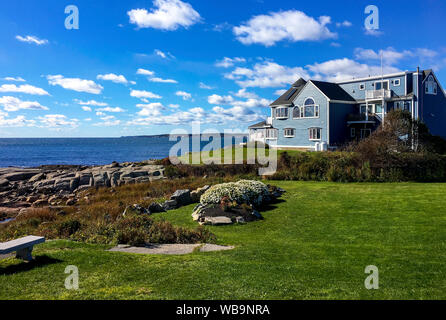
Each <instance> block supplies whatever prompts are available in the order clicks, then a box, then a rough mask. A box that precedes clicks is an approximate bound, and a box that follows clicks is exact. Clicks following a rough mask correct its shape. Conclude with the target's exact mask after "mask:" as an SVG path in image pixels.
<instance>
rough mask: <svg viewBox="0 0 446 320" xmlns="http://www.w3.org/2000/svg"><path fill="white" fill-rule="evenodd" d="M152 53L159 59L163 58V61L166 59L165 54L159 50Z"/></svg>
mask: <svg viewBox="0 0 446 320" xmlns="http://www.w3.org/2000/svg"><path fill="white" fill-rule="evenodd" d="M154 52H155V54H156V55H157V56H160V57H161V58H163V59H166V58H167V56H166V54H165V53H164V52H162V51H161V50H158V49H155V51H154Z"/></svg>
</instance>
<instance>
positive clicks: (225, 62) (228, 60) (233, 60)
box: [215, 57, 246, 68]
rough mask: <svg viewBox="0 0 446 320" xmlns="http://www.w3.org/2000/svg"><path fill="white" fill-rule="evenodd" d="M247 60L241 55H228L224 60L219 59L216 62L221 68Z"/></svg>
mask: <svg viewBox="0 0 446 320" xmlns="http://www.w3.org/2000/svg"><path fill="white" fill-rule="evenodd" d="M243 62H246V59H245V58H240V57H235V58H228V57H224V58H223V59H222V60H220V61H217V62H216V63H215V66H216V67H220V68H229V67H233V66H234V65H235V64H236V63H243Z"/></svg>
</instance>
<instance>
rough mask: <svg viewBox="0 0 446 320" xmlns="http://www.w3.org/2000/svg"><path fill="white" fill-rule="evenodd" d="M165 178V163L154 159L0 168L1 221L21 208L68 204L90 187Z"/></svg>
mask: <svg viewBox="0 0 446 320" xmlns="http://www.w3.org/2000/svg"><path fill="white" fill-rule="evenodd" d="M163 178H164V167H163V166H161V165H156V164H154V162H153V161H145V162H139V163H131V162H127V163H117V162H113V163H111V164H109V165H105V166H73V165H71V166H70V165H52V166H41V167H37V168H15V167H9V168H0V221H3V220H5V219H8V218H13V217H15V216H16V215H17V214H19V213H20V211H21V210H26V209H27V208H30V207H31V208H33V207H34V208H36V207H48V206H61V207H63V206H71V205H74V204H76V202H77V200H78V198H77V195H78V193H79V192H80V191H83V190H85V189H88V188H92V187H96V188H99V187H115V186H120V185H124V184H134V183H143V182H150V181H154V180H159V179H163Z"/></svg>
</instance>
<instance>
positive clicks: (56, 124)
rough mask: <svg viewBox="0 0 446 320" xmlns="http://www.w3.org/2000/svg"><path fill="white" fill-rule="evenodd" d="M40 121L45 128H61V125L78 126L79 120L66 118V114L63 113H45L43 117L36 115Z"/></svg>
mask: <svg viewBox="0 0 446 320" xmlns="http://www.w3.org/2000/svg"><path fill="white" fill-rule="evenodd" d="M38 119H39V120H40V122H41V123H42V124H43V126H44V127H46V128H61V127H71V128H76V127H78V126H79V123H78V122H79V120H77V119H68V118H67V116H65V115H63V114H47V115H45V116H43V117H38Z"/></svg>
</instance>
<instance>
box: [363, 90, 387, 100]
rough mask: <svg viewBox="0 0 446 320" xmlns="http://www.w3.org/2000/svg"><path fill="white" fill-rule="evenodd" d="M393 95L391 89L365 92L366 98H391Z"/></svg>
mask: <svg viewBox="0 0 446 320" xmlns="http://www.w3.org/2000/svg"><path fill="white" fill-rule="evenodd" d="M391 97H392V91H390V90H384V89H381V90H367V91H366V92H365V98H366V99H367V100H370V99H390V98H391Z"/></svg>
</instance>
